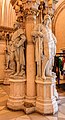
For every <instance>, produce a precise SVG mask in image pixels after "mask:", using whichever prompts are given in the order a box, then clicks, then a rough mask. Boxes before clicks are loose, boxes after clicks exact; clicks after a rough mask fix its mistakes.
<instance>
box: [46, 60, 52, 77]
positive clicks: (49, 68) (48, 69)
mask: <svg viewBox="0 0 65 120" xmlns="http://www.w3.org/2000/svg"><path fill="white" fill-rule="evenodd" d="M46 76H49V77H51V76H52V59H49V60H48V62H47V66H46Z"/></svg>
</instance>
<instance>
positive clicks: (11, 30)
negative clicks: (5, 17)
mask: <svg viewBox="0 0 65 120" xmlns="http://www.w3.org/2000/svg"><path fill="white" fill-rule="evenodd" d="M2 31H4V32H13V31H14V30H13V28H10V27H5V26H0V32H2Z"/></svg>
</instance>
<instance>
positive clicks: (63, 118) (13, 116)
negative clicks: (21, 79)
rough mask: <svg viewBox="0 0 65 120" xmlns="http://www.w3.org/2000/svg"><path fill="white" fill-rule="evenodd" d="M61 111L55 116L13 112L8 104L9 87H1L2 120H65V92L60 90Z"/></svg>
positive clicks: (0, 112) (0, 105)
mask: <svg viewBox="0 0 65 120" xmlns="http://www.w3.org/2000/svg"><path fill="white" fill-rule="evenodd" d="M58 93H59V100H58V105H59V111H58V112H57V113H56V114H55V115H48V116H47V115H41V114H39V113H32V114H29V115H26V114H25V113H24V112H23V111H12V110H9V109H7V107H6V102H7V98H8V94H9V86H8V85H2V84H1V85H0V120H65V91H64V90H62V89H61V88H60V89H58Z"/></svg>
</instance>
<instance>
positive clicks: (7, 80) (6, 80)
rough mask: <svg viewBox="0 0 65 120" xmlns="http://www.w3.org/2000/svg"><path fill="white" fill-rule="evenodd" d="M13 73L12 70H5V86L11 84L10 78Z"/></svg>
mask: <svg viewBox="0 0 65 120" xmlns="http://www.w3.org/2000/svg"><path fill="white" fill-rule="evenodd" d="M11 72H12V70H10V69H7V70H4V73H5V77H4V81H3V84H6V85H8V84H10V83H9V77H10V74H11Z"/></svg>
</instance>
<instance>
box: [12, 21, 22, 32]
mask: <svg viewBox="0 0 65 120" xmlns="http://www.w3.org/2000/svg"><path fill="white" fill-rule="evenodd" d="M13 27H14V30H17V29H18V28H20V23H19V22H17V21H16V22H15V23H14V25H13Z"/></svg>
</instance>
